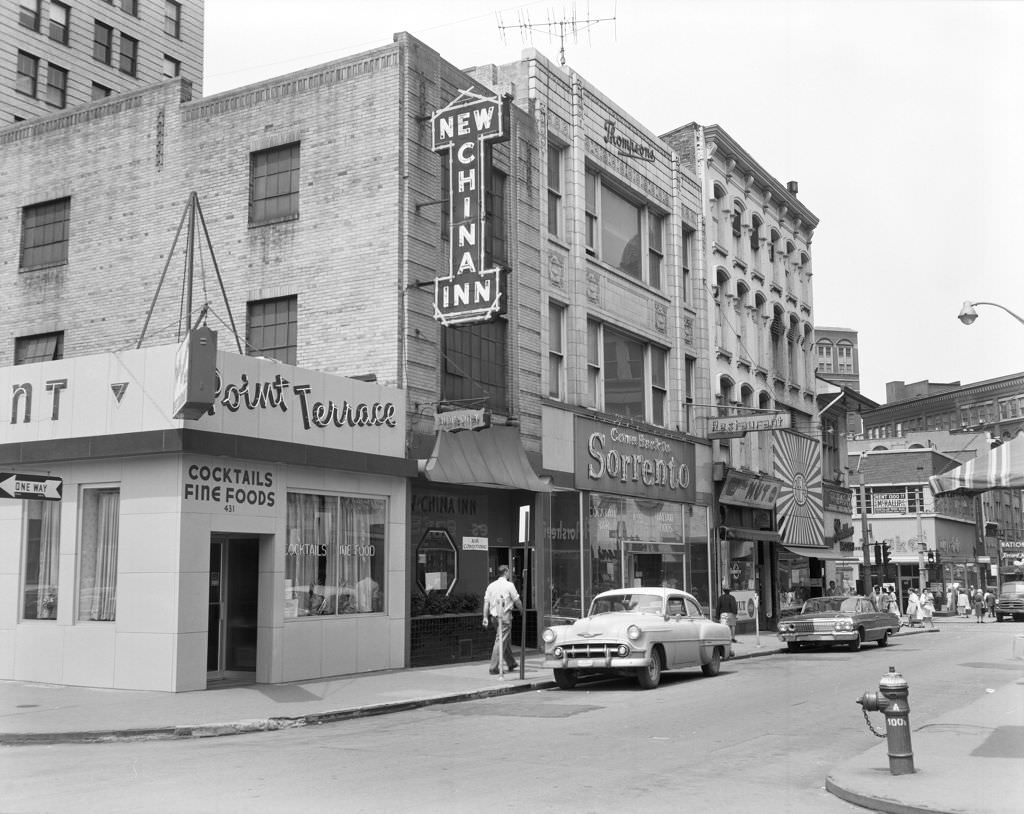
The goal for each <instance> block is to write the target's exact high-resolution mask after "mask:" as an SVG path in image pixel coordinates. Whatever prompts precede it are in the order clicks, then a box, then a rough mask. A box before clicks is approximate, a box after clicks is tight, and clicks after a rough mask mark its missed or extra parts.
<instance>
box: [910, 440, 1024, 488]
mask: <svg viewBox="0 0 1024 814" xmlns="http://www.w3.org/2000/svg"><path fill="white" fill-rule="evenodd" d="M928 485H929V486H931V488H932V492H933V493H934V494H936V495H948V494H952V493H960V494H967V495H976V494H980V493H981V492H988V491H989V490H990V489H1024V433H1020V434H1018V435H1017V437H1016V438H1014V439H1012V440H1010V441H1007V442H1006V443H1003V444H1000V445H999V446H998V447H994V448H992V449H990V450H989V451H988V452H983V453H982V454H980V455H979V456H978V457H977V458H975V459H974V460H972V461H968V462H967V463H965V464H961V465H960V466H958V467H957V468H956V469H951V470H949V472H945V473H943V474H942V475H932V477H930V478H928Z"/></svg>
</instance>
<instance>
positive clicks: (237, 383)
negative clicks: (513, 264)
mask: <svg viewBox="0 0 1024 814" xmlns="http://www.w3.org/2000/svg"><path fill="white" fill-rule="evenodd" d="M178 353H179V346H177V345H161V346H157V347H151V348H141V349H137V350H130V351H123V352H117V353H105V354H98V355H95V356H80V357H74V358H69V359H59V360H56V361H52V362H42V363H38V364H31V365H17V366H13V367H7V368H0V393H6V394H8V395H7V398H8V399H9V401H8V403H7V408H6V410H0V416H3V419H0V443H26V442H33V441H57V440H63V439H69V438H89V437H95V436H108V435H122V434H129V433H140V432H150V431H155V430H156V431H160V430H174V429H178V428H182V427H185V426H187V427H188V428H189V429H190V430H199V431H208V432H216V433H222V434H226V435H237V436H244V437H247V438H252V439H256V440H261V441H262V440H267V441H284V442H290V443H297V444H304V445H308V446H318V447H327V448H331V449H343V450H351V451H354V452H364V453H372V454H376V455H386V456H391V457H398V458H404V457H405V452H406V450H405V428H406V413H405V396H404V394H403V393H402V391H400V390H397V389H395V388H387V387H384V386H382V385H379V384H377V383H376V382H363V381H359V380H356V379H347V378H343V377H341V376H333V375H331V374H329V373H322V372H320V371H313V370H305V369H303V368H299V367H295V366H294V365H286V364H283V363H281V362H278V361H276V360H272V359H261V358H256V357H252V356H240V355H238V354H235V353H228V352H226V351H219V352H217V355H216V360H217V365H216V370H215V375H214V392H213V398H212V399H211V402H212V403H211V405H210V406H209V408H208V409H207V410H206V411H205V412H202V413H201V414H199V415H198V417H196V418H194V419H192V420H189V421H188V423H187V424H185V420H184V419H181V418H176V417H175V412H174V411H175V394H176V392H177V391H179V390H180V387H181V380H180V377H178V376H176V363H177V362H178V361H179V357H178Z"/></svg>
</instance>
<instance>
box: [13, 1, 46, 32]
mask: <svg viewBox="0 0 1024 814" xmlns="http://www.w3.org/2000/svg"><path fill="white" fill-rule="evenodd" d="M41 2H42V0H21V5H20V6H19V7H18V22H19V23H21V25H23V26H24V27H25V28H31V29H32V30H33V31H38V30H39V5H40V3H41Z"/></svg>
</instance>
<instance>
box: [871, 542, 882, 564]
mask: <svg viewBox="0 0 1024 814" xmlns="http://www.w3.org/2000/svg"><path fill="white" fill-rule="evenodd" d="M871 548H872V549H874V550H873V552H872V553H873V554H874V555H875V565H881V564H882V546H881V545H879V544H878V543H875V544H874V545H873V546H871Z"/></svg>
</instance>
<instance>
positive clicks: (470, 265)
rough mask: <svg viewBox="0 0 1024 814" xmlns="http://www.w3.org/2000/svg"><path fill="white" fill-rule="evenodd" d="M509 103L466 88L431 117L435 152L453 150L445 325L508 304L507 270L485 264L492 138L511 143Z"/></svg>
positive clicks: (439, 283) (486, 316) (441, 313)
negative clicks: (487, 179)
mask: <svg viewBox="0 0 1024 814" xmlns="http://www.w3.org/2000/svg"><path fill="white" fill-rule="evenodd" d="M507 119H508V102H507V100H503V99H500V98H498V97H497V96H481V95H479V94H476V93H473V92H472V91H469V90H464V91H462V92H461V93H460V94H459V95H458V96H457V97H456V99H455V101H453V102H452V103H451V104H450V105H448V107H445V108H442V109H440V110H437V111H435V112H434V114H433V115H432V116H431V131H432V136H433V150H434V152H444V151H447V152H448V156H449V160H448V200H449V212H448V215H449V217H448V224H449V240H448V246H449V263H448V275H447V276H445V277H438V278H437V279H436V280H434V318H435V319H436V320H437V321H438V322H440V323H441V324H442V325H459V324H465V323H470V322H487V321H489V320H491V319H493V318H494V317H495V316H496V315H498V314H500V313H501V312H502V311H503V310H504V308H505V302H504V300H505V298H504V296H503V291H502V287H503V280H502V275H503V273H504V270H503V269H501V268H494V267H492V268H484V260H485V257H484V247H485V245H486V244H485V241H484V237H485V230H486V228H487V210H486V206H485V202H486V200H487V198H486V190H485V189H484V184H485V181H486V177H487V172H486V170H487V155H486V145H487V142H498V141H505V140H506V139H507V138H508V131H507V129H506V127H507V124H506V122H507Z"/></svg>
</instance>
